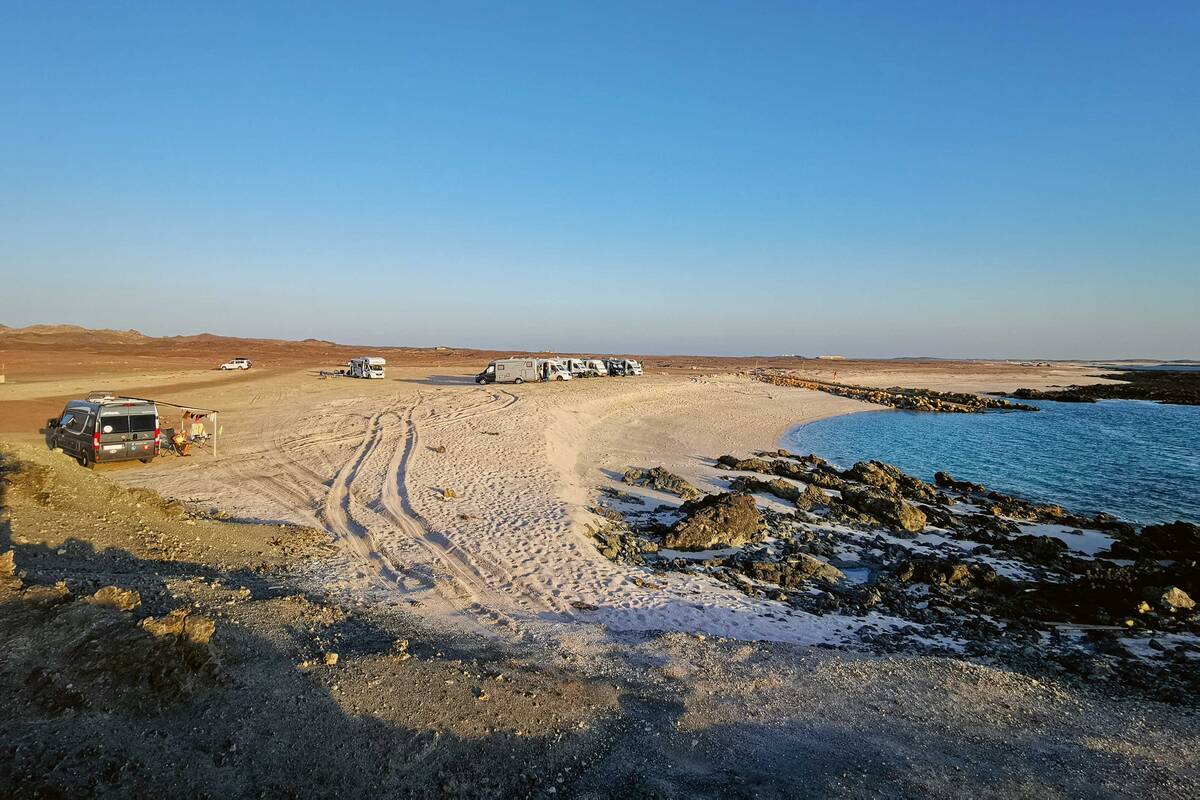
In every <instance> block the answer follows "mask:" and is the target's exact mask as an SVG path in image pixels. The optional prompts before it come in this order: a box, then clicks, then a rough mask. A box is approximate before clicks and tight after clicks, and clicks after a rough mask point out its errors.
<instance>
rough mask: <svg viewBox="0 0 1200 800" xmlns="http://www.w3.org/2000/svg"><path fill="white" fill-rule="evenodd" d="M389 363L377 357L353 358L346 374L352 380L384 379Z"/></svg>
mask: <svg viewBox="0 0 1200 800" xmlns="http://www.w3.org/2000/svg"><path fill="white" fill-rule="evenodd" d="M386 365H387V362H386V361H384V360H383V359H382V358H379V357H377V356H362V357H361V358H352V359H350V363H349V364H348V365H347V367H348V368H347V369H346V374H347V375H349V376H350V377H351V378H382V377H384V373H383V368H384V367H385V366H386Z"/></svg>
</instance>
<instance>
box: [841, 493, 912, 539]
mask: <svg viewBox="0 0 1200 800" xmlns="http://www.w3.org/2000/svg"><path fill="white" fill-rule="evenodd" d="M842 502H843V503H844V504H846V505H847V506H849V507H850V508H853V509H855V510H856V511H859V512H862V513H863V514H867V515H869V516H870V517H873V518H875V519H877V520H879V521H880V522H882V523H884V524H886V525H890V526H892V527H893V528H899V529H901V530H905V531H909V532H910V533H915V532H917V531H919V530H921V529H922V528H924V527H925V522H926V517H925V512H924V511H922V510H921V509H919V508H917V507H916V506H914V505H913V504H911V503H909V502H907V501H905V500H902V499H900V498H898V497H893V496H891V495H888V494H885V493H884V492H882V491H880V490H878V489H874V488H867V487H862V486H847V487H845V488H844V489H842Z"/></svg>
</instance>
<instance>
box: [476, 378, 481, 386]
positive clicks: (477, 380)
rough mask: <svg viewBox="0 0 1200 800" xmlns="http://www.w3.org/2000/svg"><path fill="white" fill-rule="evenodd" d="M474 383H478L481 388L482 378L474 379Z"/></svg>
mask: <svg viewBox="0 0 1200 800" xmlns="http://www.w3.org/2000/svg"><path fill="white" fill-rule="evenodd" d="M475 382H476V383H478V384H479V385H480V386H483V378H476V379H475Z"/></svg>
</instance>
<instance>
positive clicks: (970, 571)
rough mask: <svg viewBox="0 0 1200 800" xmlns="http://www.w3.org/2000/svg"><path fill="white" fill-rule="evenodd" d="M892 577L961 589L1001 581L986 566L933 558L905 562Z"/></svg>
mask: <svg viewBox="0 0 1200 800" xmlns="http://www.w3.org/2000/svg"><path fill="white" fill-rule="evenodd" d="M892 577H893V578H895V579H896V580H898V581H900V582H901V583H927V584H929V585H931V586H953V587H959V588H968V587H978V586H986V585H990V584H994V583H996V582H997V581H998V580H999V576H998V575H997V574H996V570H994V569H992V568H991V567H989V566H987V565H985V564H968V563H966V562H963V561H947V560H939V559H931V558H919V559H911V560H909V561H905V562H903V563H901V564H900V565H898V566H897V567H896V569H895V570H894V571H893V573H892Z"/></svg>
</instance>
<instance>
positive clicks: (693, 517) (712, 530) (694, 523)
mask: <svg viewBox="0 0 1200 800" xmlns="http://www.w3.org/2000/svg"><path fill="white" fill-rule="evenodd" d="M680 511H681V512H682V513H683V515H684V516H683V519H681V520H679V522H677V523H675V526H674V527H672V528H671V530H670V531H668V532H667V535H666V536H664V537H663V546H664V547H668V548H670V549H672V550H714V549H718V548H723V547H741V546H742V545H746V544H749V543H750V542H753V541H755V540H757V539H758V538H759V537H760V536H761V535H762V533H763V516H762V514H761V513H759V510H758V506H757V505H755V503H754V498H753V497H751V496H750V495H747V494H734V493H730V492H726V493H723V494H712V495H706V496H705V497H703V498H701V499H699V500H693V501H690V502H687V503H684V504H683V506H682V507H681V508H680Z"/></svg>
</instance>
